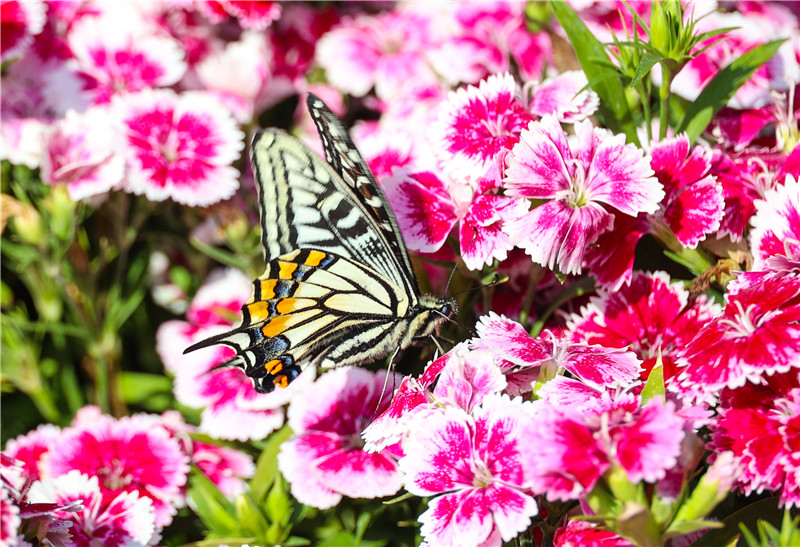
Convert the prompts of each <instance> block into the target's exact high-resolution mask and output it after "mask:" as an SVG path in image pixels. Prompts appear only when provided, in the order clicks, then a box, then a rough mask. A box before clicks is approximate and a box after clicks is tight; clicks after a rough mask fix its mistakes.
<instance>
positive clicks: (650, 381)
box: [642, 351, 667, 404]
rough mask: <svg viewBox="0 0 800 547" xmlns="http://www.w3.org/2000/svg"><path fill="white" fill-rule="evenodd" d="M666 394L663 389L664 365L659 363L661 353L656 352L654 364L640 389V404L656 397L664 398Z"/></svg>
mask: <svg viewBox="0 0 800 547" xmlns="http://www.w3.org/2000/svg"><path fill="white" fill-rule="evenodd" d="M666 393H667V390H666V388H665V387H664V363H663V362H662V361H661V351H659V352H658V359H657V360H656V364H655V365H653V368H652V369H651V370H650V374H649V375H648V377H647V382H645V384H644V388H642V404H644V403H646V402H647V401H649V400H650V399H652V398H653V397H655V396H656V395H658V396H661V397H664V396H665V395H666Z"/></svg>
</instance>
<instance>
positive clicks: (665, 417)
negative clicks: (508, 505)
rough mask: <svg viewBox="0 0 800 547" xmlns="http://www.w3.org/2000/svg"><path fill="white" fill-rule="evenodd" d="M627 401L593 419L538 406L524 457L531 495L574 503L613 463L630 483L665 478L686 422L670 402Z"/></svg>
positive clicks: (567, 409) (674, 461)
mask: <svg viewBox="0 0 800 547" xmlns="http://www.w3.org/2000/svg"><path fill="white" fill-rule="evenodd" d="M622 401H624V399H623V400H622ZM630 402H632V403H634V404H633V405H631V404H629V403H626V404H622V405H620V406H618V407H617V408H616V409H614V408H609V409H607V410H605V411H604V412H603V413H602V414H595V415H591V414H588V413H587V414H579V413H577V412H576V411H575V410H573V408H572V407H568V406H564V405H561V406H554V405H552V404H549V403H547V402H543V403H542V404H541V405H539V406H538V407H537V411H536V419H535V424H536V426H535V432H534V435H533V436H532V437H531V438H530V440H529V446H530V450H529V452H528V454H527V455H528V457H529V458H530V459H531V462H532V463H531V465H532V467H533V469H534V473H533V475H532V481H533V489H534V491H536V492H542V493H546V494H547V498H548V499H550V500H564V501H566V500H569V499H578V498H581V497H583V496H584V495H586V494H588V493H589V492H590V491H591V490H592V488H594V485H595V484H596V483H597V481H598V480H599V479H600V477H601V476H602V475H603V473H605V471H606V470H607V469H609V468H610V467H611V466H612V465H615V464H618V465H620V466H621V467H622V469H624V470H625V472H626V474H627V476H628V479H629V480H630V481H631V482H634V483H636V482H639V481H646V482H655V481H657V480H659V479H662V478H664V476H665V475H666V472H667V470H669V469H671V468H672V467H673V466H675V465H676V464H677V462H678V455H679V453H680V448H681V441H682V440H683V437H684V431H683V426H684V420H683V419H682V418H680V417H679V416H678V415H676V414H675V410H674V408H675V407H674V405H673V404H672V403H671V402H667V403H663V402H661V401H659V400H658V399H652V400H650V401H649V402H648V403H646V404H645V405H644V406H643V407H640V408H637V407H638V406H639V405H638V404H636V400H635V399H630Z"/></svg>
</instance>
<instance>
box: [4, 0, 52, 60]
mask: <svg viewBox="0 0 800 547" xmlns="http://www.w3.org/2000/svg"><path fill="white" fill-rule="evenodd" d="M46 12H47V6H46V5H45V3H44V2H39V1H38V0H34V1H31V0H26V1H25V2H18V1H15V0H10V1H4V2H3V3H2V4H0V60H1V61H4V62H5V61H7V60H9V59H11V58H12V57H17V56H21V55H22V54H23V53H25V50H26V49H27V48H28V46H29V45H30V44H31V42H33V36H34V35H36V34H39V33H40V32H42V28H44V23H45V21H46V19H47V14H46Z"/></svg>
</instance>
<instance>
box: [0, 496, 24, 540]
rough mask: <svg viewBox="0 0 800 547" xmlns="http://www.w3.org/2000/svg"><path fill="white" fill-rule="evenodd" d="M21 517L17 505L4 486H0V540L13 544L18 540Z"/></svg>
mask: <svg viewBox="0 0 800 547" xmlns="http://www.w3.org/2000/svg"><path fill="white" fill-rule="evenodd" d="M21 524H22V519H21V518H20V516H19V506H18V505H16V504H15V503H14V501H13V500H12V499H11V495H10V494H9V493H8V490H6V489H5V488H0V540H2V541H4V542H8V544H9V545H14V544H17V543H19V542H20V538H19V534H18V532H19V527H20V525H21Z"/></svg>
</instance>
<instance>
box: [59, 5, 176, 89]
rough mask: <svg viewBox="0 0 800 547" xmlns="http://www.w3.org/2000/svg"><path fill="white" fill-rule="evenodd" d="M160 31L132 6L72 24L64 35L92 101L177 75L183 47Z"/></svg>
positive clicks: (170, 80)
mask: <svg viewBox="0 0 800 547" xmlns="http://www.w3.org/2000/svg"><path fill="white" fill-rule="evenodd" d="M159 31H160V29H159V27H157V26H156V25H154V24H151V23H148V22H146V21H145V20H144V17H143V16H142V14H141V13H140V12H139V11H138V10H136V9H135V8H133V7H132V5H128V6H126V7H118V8H115V9H113V10H108V11H105V12H103V13H102V14H101V15H97V16H95V15H90V16H85V17H82V18H80V19H79V20H78V21H76V22H75V23H74V24H73V25H72V27H71V28H70V31H69V35H68V38H67V40H68V44H69V47H70V49H71V50H72V54H73V55H74V60H73V63H74V69H75V71H76V73H77V74H78V75H79V76H80V77H81V78H82V79H83V80H84V85H85V89H86V90H88V91H91V92H92V93H93V95H94V101H95V103H107V102H109V101H110V100H111V98H112V97H113V96H114V95H118V94H123V93H132V92H135V91H141V90H144V89H149V88H152V87H162V86H169V85H172V84H174V83H176V82H178V80H180V79H181V77H182V76H183V73H184V72H185V71H186V64H185V63H184V61H183V51H182V50H181V48H180V45H179V44H178V42H177V41H175V40H174V39H173V38H172V37H170V36H166V35H165V34H164V33H160V32H159Z"/></svg>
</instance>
